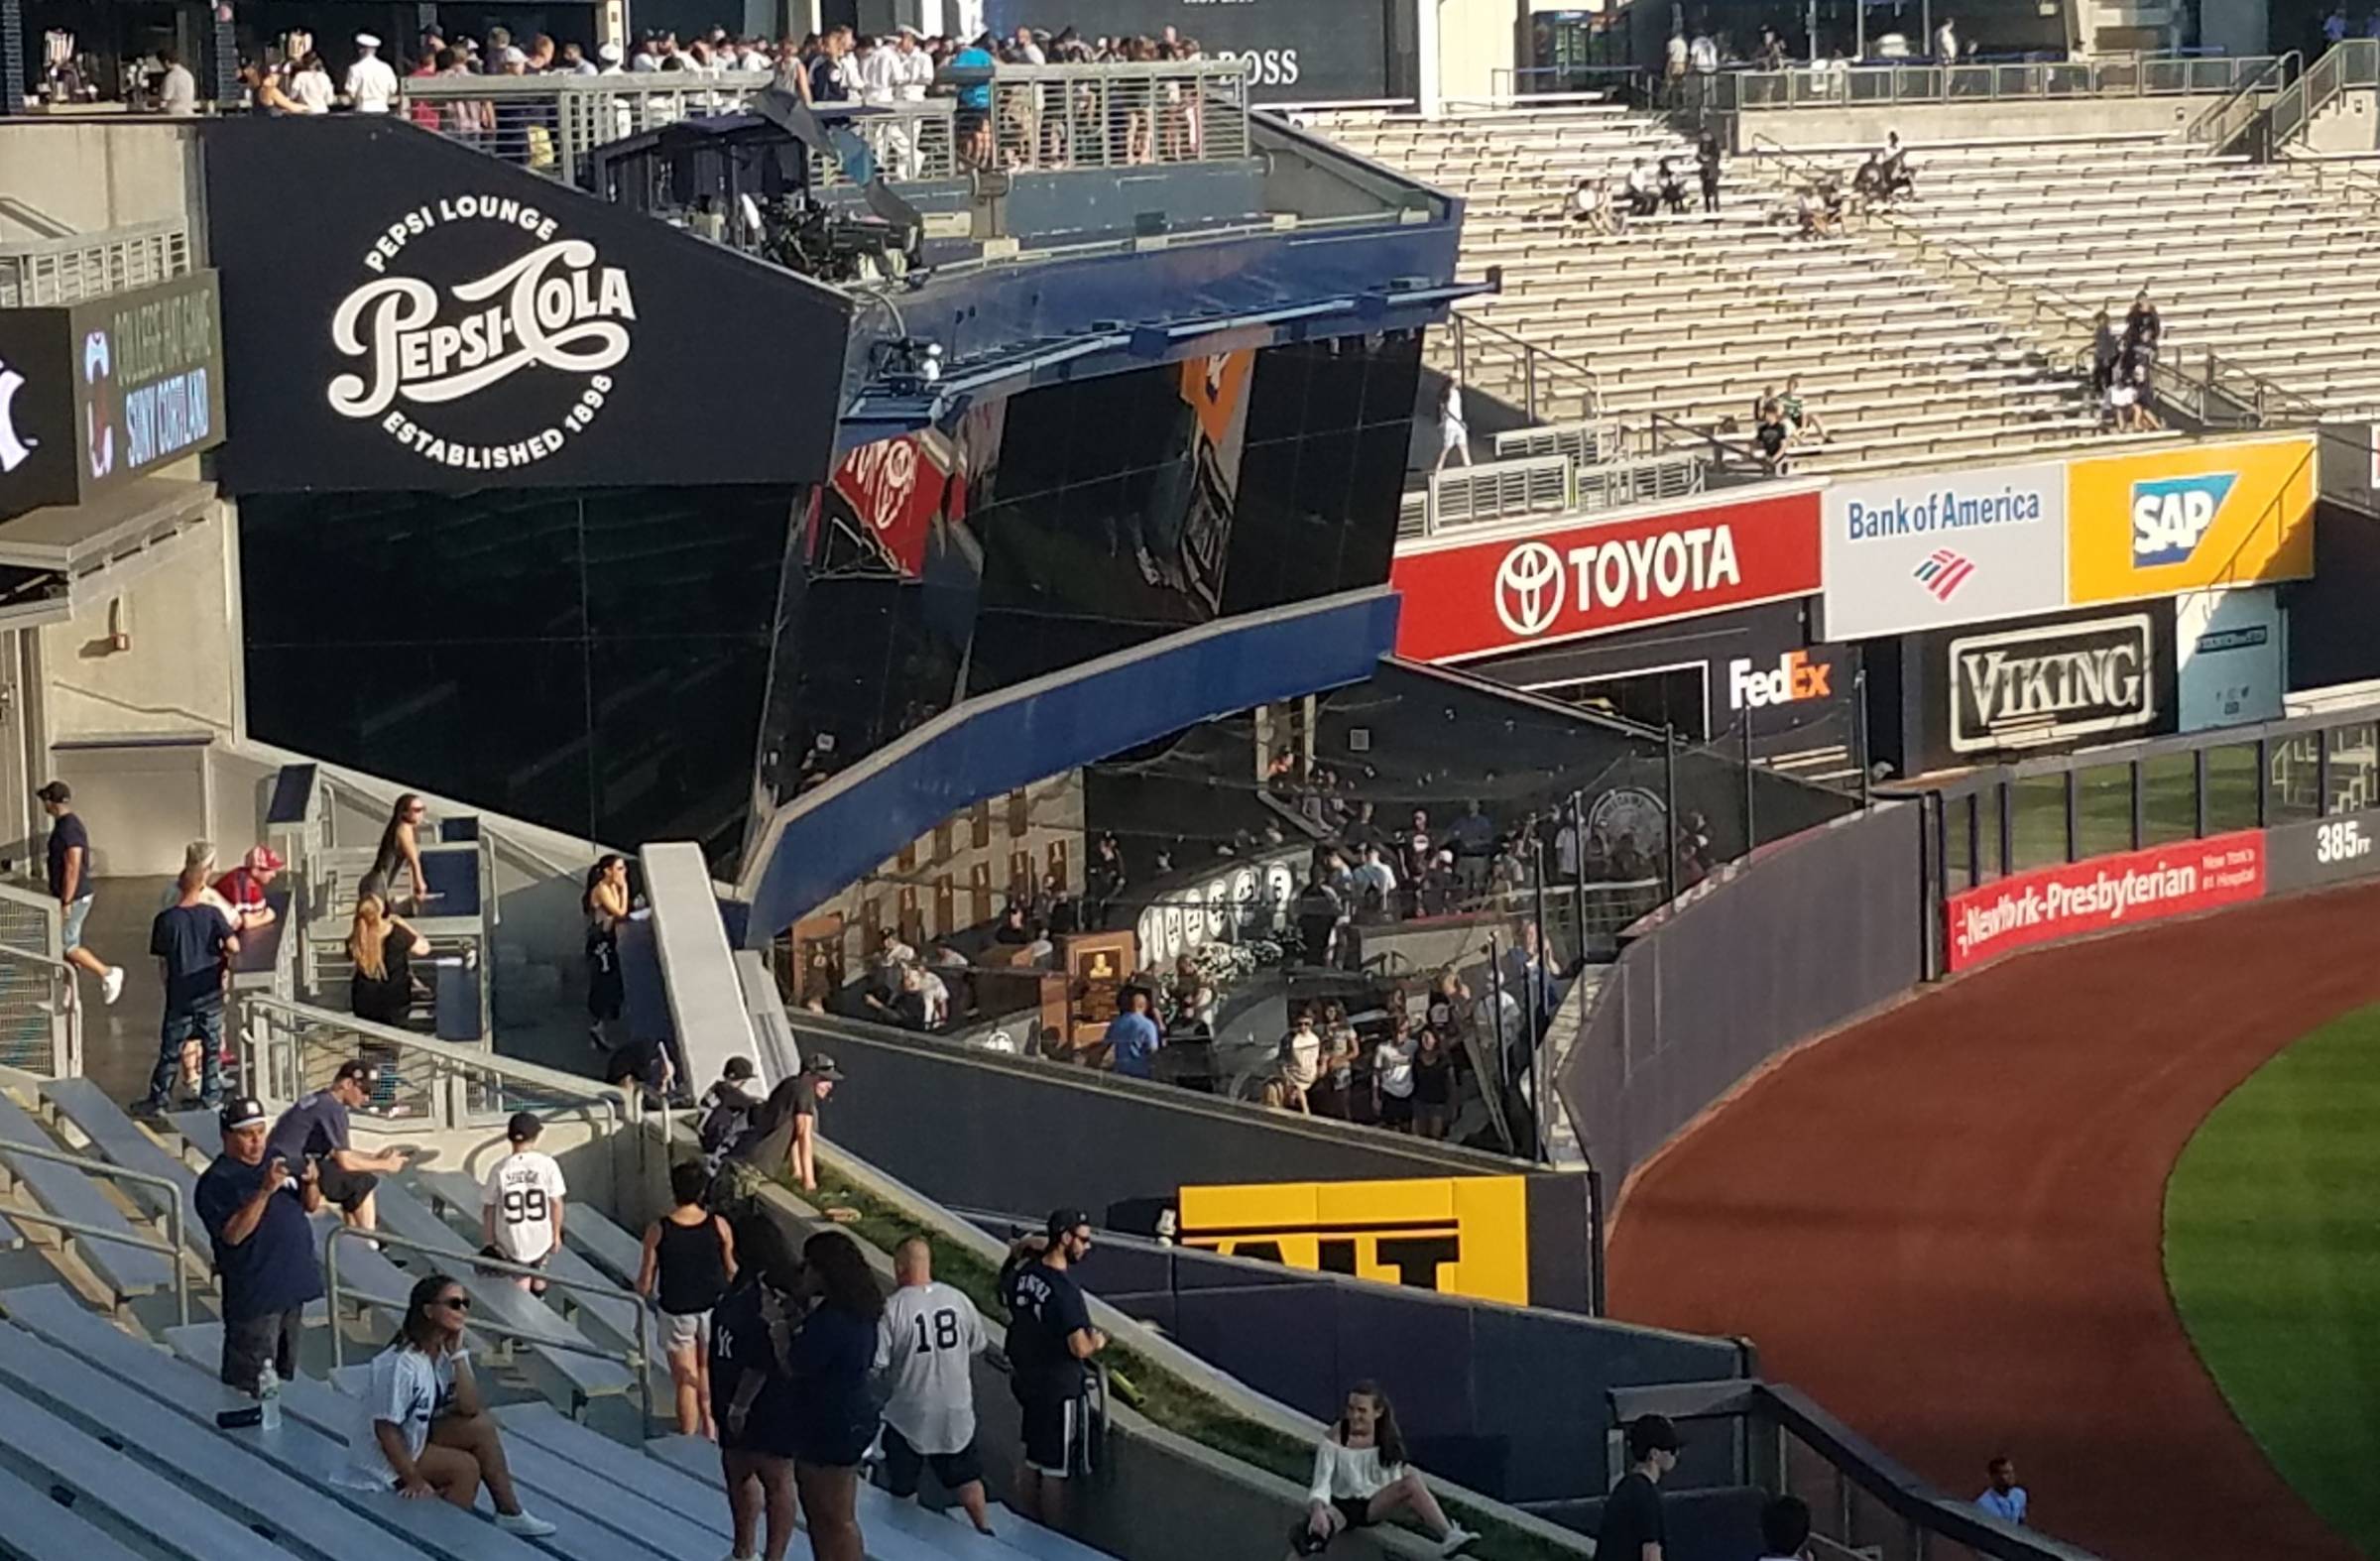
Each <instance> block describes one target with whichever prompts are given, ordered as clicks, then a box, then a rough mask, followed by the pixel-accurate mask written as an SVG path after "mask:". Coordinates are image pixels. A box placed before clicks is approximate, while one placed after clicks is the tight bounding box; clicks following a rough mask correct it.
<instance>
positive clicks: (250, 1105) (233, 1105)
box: [220, 1095, 271, 1133]
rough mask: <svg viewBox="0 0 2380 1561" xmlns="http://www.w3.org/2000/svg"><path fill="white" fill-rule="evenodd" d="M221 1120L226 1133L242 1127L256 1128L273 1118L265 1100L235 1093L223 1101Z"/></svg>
mask: <svg viewBox="0 0 2380 1561" xmlns="http://www.w3.org/2000/svg"><path fill="white" fill-rule="evenodd" d="M220 1120H221V1122H222V1125H223V1131H224V1132H225V1133H236V1132H238V1131H239V1130H240V1129H242V1128H254V1127H257V1126H259V1125H261V1124H263V1123H265V1122H267V1121H269V1120H271V1119H270V1118H269V1117H268V1116H267V1115H266V1112H265V1103H264V1102H263V1101H261V1100H258V1099H257V1098H256V1097H255V1096H253V1095H234V1096H232V1097H231V1099H229V1100H227V1101H225V1102H224V1103H223V1113H222V1116H221V1119H220Z"/></svg>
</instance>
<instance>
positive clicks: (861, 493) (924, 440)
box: [832, 433, 966, 579]
mask: <svg viewBox="0 0 2380 1561" xmlns="http://www.w3.org/2000/svg"><path fill="white" fill-rule="evenodd" d="M832 486H833V489H834V492H835V494H836V496H837V497H839V498H840V499H842V501H843V502H844V504H845V505H847V506H848V507H849V508H850V511H851V515H852V519H853V521H854V523H855V524H854V530H855V531H856V532H857V533H858V535H859V536H861V537H862V538H864V539H866V540H868V541H871V542H873V543H874V544H875V545H876V546H877V548H878V549H879V550H880V551H882V552H883V554H884V555H885V558H886V559H887V561H889V562H890V563H892V566H893V567H894V568H896V569H898V570H899V571H900V572H901V573H903V574H905V575H908V576H909V577H910V578H912V579H914V578H915V577H916V576H917V575H918V574H919V573H921V572H922V571H923V569H924V567H925V539H926V534H927V533H928V532H929V531H931V530H932V529H933V523H934V517H935V516H937V515H939V514H941V513H942V507H943V501H944V499H945V498H955V499H957V500H959V501H960V502H961V503H962V504H963V503H964V500H965V495H966V488H965V485H964V484H963V483H953V482H952V481H951V476H950V471H949V468H948V466H947V465H946V463H945V459H944V456H943V454H942V453H941V441H940V440H939V438H938V437H937V436H935V435H931V434H924V433H903V434H898V435H896V436H894V437H892V438H890V439H879V440H877V441H876V442H875V443H873V444H863V445H861V446H860V447H859V448H857V449H855V450H852V451H850V452H849V453H848V454H846V455H845V456H844V457H843V459H842V461H841V462H840V463H839V464H838V465H837V466H836V467H835V475H834V479H833V483H832Z"/></svg>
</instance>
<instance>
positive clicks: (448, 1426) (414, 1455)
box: [338, 1273, 554, 1539]
mask: <svg viewBox="0 0 2380 1561" xmlns="http://www.w3.org/2000/svg"><path fill="white" fill-rule="evenodd" d="M470 1321H471V1298H470V1297H469V1296H467V1295H465V1294H464V1293H463V1287H462V1286H461V1285H460V1284H458V1283H456V1282H455V1281H454V1280H453V1279H451V1278H448V1277H447V1276H446V1275H445V1274H442V1273H433V1274H430V1275H428V1276H427V1277H425V1278H423V1279H420V1280H418V1281H417V1282H416V1284H415V1285H414V1291H413V1294H412V1295H411V1296H409V1297H407V1299H406V1303H405V1322H404V1323H403V1324H402V1325H401V1326H400V1327H399V1328H398V1330H397V1337H396V1338H395V1339H393V1340H391V1341H390V1343H389V1347H388V1348H387V1349H386V1350H383V1351H382V1352H381V1353H380V1354H379V1355H377V1356H375V1357H374V1358H373V1360H372V1381H371V1384H370V1386H368V1387H367V1388H366V1389H365V1391H364V1397H363V1401H362V1402H361V1403H359V1404H358V1405H357V1406H356V1426H355V1429H354V1430H352V1431H350V1432H349V1433H348V1435H347V1463H346V1465H345V1467H343V1468H342V1469H341V1470H340V1471H339V1475H338V1479H339V1483H340V1484H341V1485H345V1486H349V1487H352V1488H354V1489H357V1490H364V1491H395V1492H396V1493H397V1494H398V1495H399V1496H402V1497H405V1498H408V1499H409V1500H411V1499H418V1498H421V1497H430V1496H436V1497H443V1498H445V1499H446V1500H447V1501H451V1502H453V1503H454V1504H455V1505H456V1506H459V1507H462V1508H463V1509H464V1510H465V1511H468V1510H470V1508H471V1505H472V1503H473V1502H474V1501H478V1500H479V1488H480V1484H481V1482H482V1481H485V1482H486V1484H487V1488H488V1496H489V1498H490V1499H491V1500H492V1501H494V1502H495V1503H496V1526H497V1527H498V1528H501V1529H503V1530H504V1531H505V1532H506V1533H508V1534H518V1535H520V1536H521V1537H522V1538H524V1539H542V1538H545V1537H546V1536H548V1535H550V1534H551V1533H552V1532H553V1531H554V1529H553V1525H552V1524H551V1523H549V1522H547V1521H545V1520H544V1519H543V1518H541V1517H532V1516H531V1515H530V1514H529V1513H527V1512H525V1511H523V1510H522V1509H521V1500H520V1498H519V1497H518V1496H516V1495H515V1494H514V1492H513V1474H512V1470H511V1468H510V1466H508V1465H507V1464H506V1463H505V1461H504V1444H503V1443H502V1442H501V1441H499V1440H498V1439H497V1436H496V1422H495V1420H494V1419H492V1418H490V1417H489V1415H488V1412H487V1406H486V1405H485V1404H484V1403H482V1402H481V1400H480V1396H479V1380H478V1379H477V1378H475V1377H473V1376H472V1375H471V1355H470V1352H469V1351H467V1350H465V1349H464V1348H463V1329H464V1328H465V1327H466V1326H468V1325H469V1323H470Z"/></svg>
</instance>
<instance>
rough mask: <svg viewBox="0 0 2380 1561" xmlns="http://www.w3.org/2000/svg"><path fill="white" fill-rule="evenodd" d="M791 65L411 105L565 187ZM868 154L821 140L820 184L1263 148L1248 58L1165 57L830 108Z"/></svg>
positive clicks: (456, 92) (501, 86)
mask: <svg viewBox="0 0 2380 1561" xmlns="http://www.w3.org/2000/svg"><path fill="white" fill-rule="evenodd" d="M776 79H777V78H776V77H775V76H774V75H773V74H772V73H771V72H769V71H765V70H730V71H721V72H719V73H716V74H712V75H700V76H698V75H692V74H689V73H683V72H675V71H672V72H666V73H660V74H654V73H651V72H642V73H639V74H636V75H618V76H560V75H543V76H466V75H436V76H409V77H406V78H405V79H404V80H403V81H401V82H400V83H399V98H398V109H397V111H398V112H399V113H400V114H403V115H405V116H406V117H408V118H410V119H411V120H413V122H414V123H416V124H417V125H419V126H421V127H422V128H423V129H425V130H433V131H435V132H437V133H438V134H440V135H443V136H446V137H448V138H450V139H452V140H456V141H460V142H462V143H464V144H465V145H467V146H473V147H476V148H478V149H479V150H480V151H482V152H485V153H487V154H488V155H490V156H491V157H496V158H501V159H503V160H504V161H505V162H508V163H513V164H517V165H519V166H520V167H522V168H526V169H528V170H530V171H531V172H532V173H536V174H543V175H546V176H548V177H550V178H553V179H558V180H562V181H563V182H565V183H570V184H580V185H583V184H585V183H586V182H587V180H588V164H589V155H590V154H591V153H592V152H593V151H594V149H595V148H597V147H600V146H603V145H605V144H607V143H609V142H613V141H618V140H621V139H623V138H624V137H628V136H633V135H640V134H643V133H644V132H646V131H649V130H657V129H660V128H662V127H663V126H666V125H672V124H676V123H678V122H679V121H681V120H686V119H695V118H705V117H709V116H713V115H720V114H733V113H741V112H743V111H744V110H746V109H747V108H748V107H750V105H751V103H752V100H753V98H754V97H756V96H757V95H759V94H760V93H761V92H764V91H766V90H767V89H768V88H769V87H770V86H771V85H773V83H774V82H775V81H776ZM817 112H818V116H819V118H820V119H821V120H822V121H824V122H825V124H826V125H827V127H828V128H829V130H830V131H831V130H840V131H843V132H846V133H848V135H849V136H850V137H851V138H852V140H851V144H850V147H851V149H853V150H856V149H859V148H865V149H866V150H867V151H868V152H869V153H870V154H872V156H871V157H869V158H868V159H866V160H864V161H855V160H853V159H851V158H849V157H848V156H844V157H829V156H825V155H822V154H819V153H815V152H813V154H812V157H811V173H812V177H813V181H814V182H815V183H816V184H817V185H819V186H822V187H823V186H832V185H837V184H849V183H856V182H861V181H864V180H866V179H867V178H868V177H870V175H871V174H873V173H874V172H876V171H877V170H879V169H881V170H882V172H883V173H884V174H885V177H886V178H888V179H890V180H894V181H901V180H930V179H948V178H952V177H954V176H956V175H957V174H959V173H961V172H962V171H963V169H964V168H966V167H976V168H987V169H991V168H998V169H1006V170H1011V171H1026V170H1060V169H1093V168H1128V167H1136V166H1144V165H1150V164H1160V163H1201V162H1220V161H1228V160H1235V159H1240V158H1246V157H1248V156H1249V149H1250V141H1249V102H1248V67H1247V66H1246V65H1245V64H1244V63H1242V62H1241V61H1239V60H1169V61H1165V62H1163V63H1155V64H1103V65H1000V66H998V67H996V69H995V71H994V72H993V73H992V75H991V77H990V79H989V80H978V79H964V80H961V81H960V82H958V83H957V85H956V91H955V93H954V94H952V95H941V96H935V97H930V98H926V99H923V100H919V101H904V102H895V103H886V104H869V103H858V102H853V103H835V104H821V105H819V106H818V109H817Z"/></svg>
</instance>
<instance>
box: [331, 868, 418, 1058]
mask: <svg viewBox="0 0 2380 1561" xmlns="http://www.w3.org/2000/svg"><path fill="white" fill-rule="evenodd" d="M428 952H429V939H427V938H425V937H423V936H422V935H421V934H420V933H418V932H416V931H415V930H414V929H413V928H412V927H411V926H410V925H408V924H407V923H406V921H405V919H404V918H403V917H402V916H399V915H397V914H396V913H395V912H394V911H392V910H390V909H389V906H388V901H384V900H382V899H381V898H380V897H379V896H378V895H359V896H357V897H356V901H355V923H354V925H353V926H351V927H350V928H349V929H348V932H347V957H348V958H349V959H351V960H353V961H354V962H355V975H354V976H353V977H352V978H351V979H350V981H349V983H348V989H347V995H348V1007H349V1008H350V1009H351V1010H353V1011H354V1014H355V1017H356V1018H357V1019H361V1020H370V1021H372V1022H374V1023H376V1024H393V1025H395V1026H397V1027H398V1028H401V1029H402V1028H404V1027H405V1023H406V1021H407V1020H408V1019H409V1018H411V1017H412V1014H413V1008H414V972H413V962H414V961H415V960H416V959H419V958H421V957H422V956H423V955H425V954H427V953H428Z"/></svg>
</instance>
